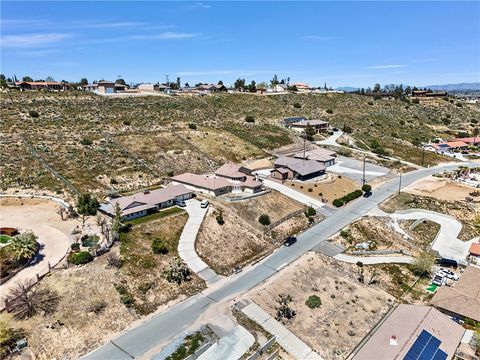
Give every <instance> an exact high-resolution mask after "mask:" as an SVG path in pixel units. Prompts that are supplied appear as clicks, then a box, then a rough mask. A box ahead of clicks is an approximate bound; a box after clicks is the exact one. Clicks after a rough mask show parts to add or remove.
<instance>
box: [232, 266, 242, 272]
mask: <svg viewBox="0 0 480 360" xmlns="http://www.w3.org/2000/svg"><path fill="white" fill-rule="evenodd" d="M242 270H243V269H242V267H241V266H240V265H237V266H235V267H234V268H233V273H234V274H238V273H241V272H242Z"/></svg>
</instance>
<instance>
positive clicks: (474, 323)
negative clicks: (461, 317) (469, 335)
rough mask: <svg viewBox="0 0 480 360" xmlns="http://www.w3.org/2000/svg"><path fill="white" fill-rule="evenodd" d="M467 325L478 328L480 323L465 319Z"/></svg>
mask: <svg viewBox="0 0 480 360" xmlns="http://www.w3.org/2000/svg"><path fill="white" fill-rule="evenodd" d="M465 324H467V325H470V326H473V327H478V326H480V321H475V320H473V319H470V318H468V317H466V318H465Z"/></svg>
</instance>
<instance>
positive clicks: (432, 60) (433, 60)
mask: <svg viewBox="0 0 480 360" xmlns="http://www.w3.org/2000/svg"><path fill="white" fill-rule="evenodd" d="M435 61H438V59H416V60H412V62H414V63H431V62H435Z"/></svg>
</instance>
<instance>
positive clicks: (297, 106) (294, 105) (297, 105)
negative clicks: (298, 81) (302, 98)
mask: <svg viewBox="0 0 480 360" xmlns="http://www.w3.org/2000/svg"><path fill="white" fill-rule="evenodd" d="M293 107H294V108H296V109H300V108H301V107H302V105H301V104H300V103H299V102H296V103H293Z"/></svg>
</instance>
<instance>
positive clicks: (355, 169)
mask: <svg viewBox="0 0 480 360" xmlns="http://www.w3.org/2000/svg"><path fill="white" fill-rule="evenodd" d="M327 172H331V173H334V174H338V175H342V176H345V177H348V178H349V179H352V180H355V181H356V182H359V183H361V182H362V177H363V161H360V160H356V159H352V158H348V157H345V156H337V161H336V163H335V165H332V166H329V167H328V168H327ZM389 172H390V169H388V168H386V167H383V166H379V165H375V164H371V163H369V162H366V163H365V178H366V179H367V181H370V180H372V179H375V178H376V177H379V176H383V175H386V174H388V173H389Z"/></svg>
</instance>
